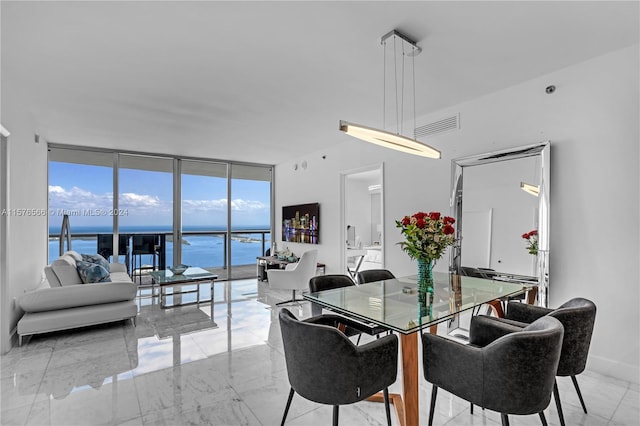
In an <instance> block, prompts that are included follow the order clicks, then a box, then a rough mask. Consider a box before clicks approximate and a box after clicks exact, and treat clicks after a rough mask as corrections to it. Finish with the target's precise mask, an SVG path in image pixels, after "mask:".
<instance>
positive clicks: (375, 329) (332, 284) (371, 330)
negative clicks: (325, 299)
mask: <svg viewBox="0 0 640 426" xmlns="http://www.w3.org/2000/svg"><path fill="white" fill-rule="evenodd" d="M355 285H356V284H355V283H354V282H353V280H352V279H351V278H350V277H348V276H347V275H340V274H329V275H318V276H316V277H313V278H311V279H310V280H309V291H310V292H311V293H317V292H319V291H324V290H333V289H336V288H343V287H351V286H355ZM321 314H322V306H320V305H318V304H317V303H313V302H312V303H311V315H312V316H318V315H321ZM340 317H341V318H342V316H340ZM338 328H340V330H341V331H342V332H343V333H344V334H346V335H347V336H358V340H357V341H356V345H357V344H359V343H360V337H361V336H362V333H366V334H369V335H376V336H377V335H379V334H380V333H382V332H385V331H387V330H386V329H385V328H383V327H381V326H377V325H375V324H364V323H360V322H357V321H354V320H352V319H351V318H346V317H345V318H344V321H343V322H341V323H340V324H339V325H338Z"/></svg>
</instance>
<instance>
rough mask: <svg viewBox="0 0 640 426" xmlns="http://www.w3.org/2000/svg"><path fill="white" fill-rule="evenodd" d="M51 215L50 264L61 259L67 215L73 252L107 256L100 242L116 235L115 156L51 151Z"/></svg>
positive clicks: (57, 149)
mask: <svg viewBox="0 0 640 426" xmlns="http://www.w3.org/2000/svg"><path fill="white" fill-rule="evenodd" d="M48 213H49V261H50V262H51V261H53V260H54V259H55V258H56V257H57V256H58V255H59V245H60V238H59V236H60V230H61V229H60V228H61V225H62V220H63V217H64V215H67V216H68V217H69V223H70V224H71V234H72V239H71V248H72V249H73V250H75V251H77V252H79V253H97V252H99V251H103V253H106V252H105V251H104V250H105V248H104V247H102V246H101V247H98V238H99V236H100V235H110V234H111V233H112V232H113V216H112V213H113V154H112V153H108V152H95V151H80V150H75V149H64V148H55V147H51V148H50V149H49V212H48ZM106 243H107V244H108V241H107V242H106ZM64 249H65V250H66V249H68V247H67V246H66V244H65V245H64ZM109 254H110V252H109Z"/></svg>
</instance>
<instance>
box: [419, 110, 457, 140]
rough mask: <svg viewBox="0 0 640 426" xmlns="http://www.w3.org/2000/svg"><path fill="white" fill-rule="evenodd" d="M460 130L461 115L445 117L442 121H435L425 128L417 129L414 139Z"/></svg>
mask: <svg viewBox="0 0 640 426" xmlns="http://www.w3.org/2000/svg"><path fill="white" fill-rule="evenodd" d="M459 128H460V114H456V115H452V116H450V117H445V118H443V119H441V120H438V121H434V122H432V123H429V124H425V125H424V126H420V127H416V129H415V131H414V132H413V134H414V138H415V139H418V138H423V137H425V136H431V135H434V134H436V133H442V132H446V131H448V130H457V129H459Z"/></svg>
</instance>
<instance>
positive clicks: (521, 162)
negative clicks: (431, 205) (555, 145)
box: [450, 142, 550, 306]
mask: <svg viewBox="0 0 640 426" xmlns="http://www.w3.org/2000/svg"><path fill="white" fill-rule="evenodd" d="M549 154H550V143H549V142H543V143H539V144H534V145H528V146H522V147H518V148H513V149H509V150H502V151H496V152H489V153H484V154H479V155H473V156H469V157H464V158H458V159H454V160H453V161H452V186H451V188H452V195H451V209H452V216H453V217H454V218H455V219H456V222H457V227H456V233H457V235H456V237H457V241H456V244H455V245H454V246H453V248H452V253H451V265H450V269H451V272H453V273H455V274H461V275H474V271H475V272H477V273H482V274H484V273H487V274H488V276H491V277H496V279H502V280H513V281H522V282H536V283H537V284H538V293H537V300H538V302H537V304H538V305H540V306H548V299H549V166H550V158H549ZM531 231H536V232H537V236H536V237H532V238H531V240H533V239H535V238H537V253H533V252H532V251H531V250H529V246H530V240H529V239H525V238H523V236H524V235H525V234H530V233H531Z"/></svg>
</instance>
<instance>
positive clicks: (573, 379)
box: [571, 376, 587, 414]
mask: <svg viewBox="0 0 640 426" xmlns="http://www.w3.org/2000/svg"><path fill="white" fill-rule="evenodd" d="M571 381H572V382H573V387H575V388H576V392H577V393H578V398H579V399H580V404H582V411H584V413H585V414H587V406H586V405H584V399H582V392H580V386H578V379H577V378H576V376H571Z"/></svg>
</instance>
